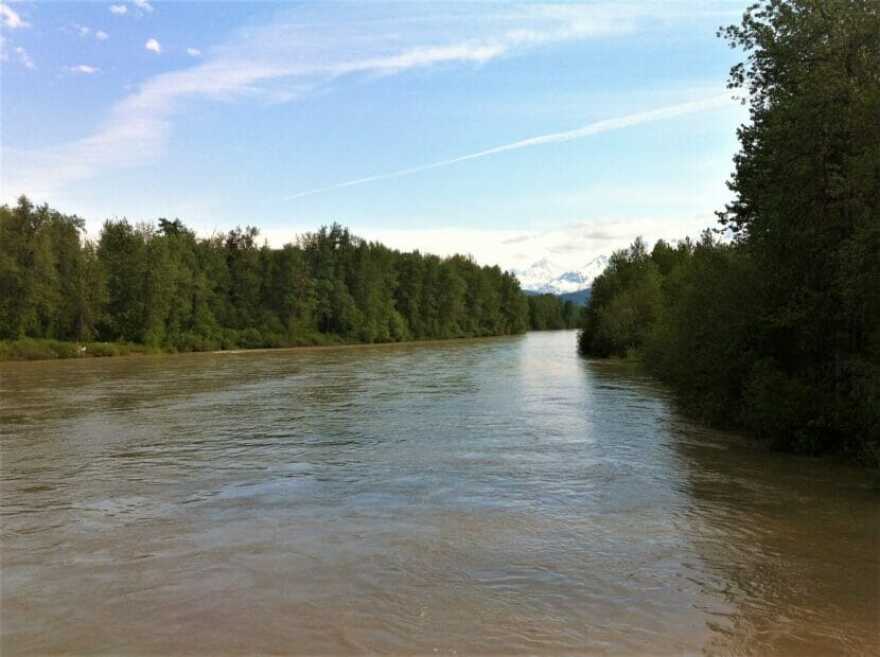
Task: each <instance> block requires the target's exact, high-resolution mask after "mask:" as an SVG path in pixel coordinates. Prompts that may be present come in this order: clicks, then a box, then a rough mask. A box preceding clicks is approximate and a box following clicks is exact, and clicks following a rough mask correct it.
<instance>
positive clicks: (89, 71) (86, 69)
mask: <svg viewBox="0 0 880 657" xmlns="http://www.w3.org/2000/svg"><path fill="white" fill-rule="evenodd" d="M67 70H68V71H70V72H71V73H79V74H82V75H94V74H95V73H97V72H98V70H99V69H97V68H96V67H94V66H89V65H88V64H78V65H76V66H68V67H67Z"/></svg>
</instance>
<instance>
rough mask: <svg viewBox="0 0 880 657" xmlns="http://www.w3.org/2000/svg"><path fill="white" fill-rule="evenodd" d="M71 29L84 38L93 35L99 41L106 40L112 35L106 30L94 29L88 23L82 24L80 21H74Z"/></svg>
mask: <svg viewBox="0 0 880 657" xmlns="http://www.w3.org/2000/svg"><path fill="white" fill-rule="evenodd" d="M70 31H72V32H74V33H75V34H78V35H79V36H81V37H82V38H84V39H85V38H87V37H91V36H93V37H94V38H95V39H96V40H98V41H106V40H107V39H109V38H110V35H109V34H107V33H106V32H104V30H94V31H93V30H92V28H90V27H89V26H88V25H80V24H79V23H74V24H73V25H71V27H70Z"/></svg>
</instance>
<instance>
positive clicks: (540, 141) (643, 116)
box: [284, 94, 731, 201]
mask: <svg viewBox="0 0 880 657" xmlns="http://www.w3.org/2000/svg"><path fill="white" fill-rule="evenodd" d="M730 104H731V101H730V96H729V95H728V94H723V95H719V96H711V97H709V98H704V99H702V100H697V101H692V102H688V103H680V104H678V105H670V106H668V107H661V108H659V109H654V110H649V111H647V112H636V113H635V114H627V115H626V116H620V117H617V118H613V119H605V120H603V121H596V122H595V123H591V124H589V125H586V126H583V127H581V128H577V129H575V130H566V131H564V132H552V133H549V134H546V135H540V136H538V137H530V138H528V139H521V140H519V141H515V142H512V143H510V144H503V145H501V146H495V147H493V148H487V149H485V150H481V151H477V152H475V153H469V154H467V155H461V156H459V157H453V158H450V159H446V160H439V161H437V162H431V163H429V164H422V165H419V166H415V167H409V168H407V169H398V170H397V171H391V172H389V173H382V174H378V175H372V176H365V177H363V178H355V179H354V180H346V181H344V182H340V183H335V184H333V185H328V186H326V187H319V188H317V189H310V190H306V191H303V192H298V193H296V194H292V195H290V196H287V197H285V199H284V200H287V201H290V200H293V199H297V198H302V197H303V196H311V195H312V194H321V193H323V192H329V191H333V190H336V189H343V188H345V187H354V186H355V185H364V184H366V183H371V182H378V181H380V180H391V179H393V178H402V177H404V176H411V175H413V174H416V173H421V172H423V171H429V170H431V169H438V168H440V167H447V166H450V165H452V164H458V163H460V162H467V161H468V160H476V159H479V158H483V157H489V156H490V155H498V154H500V153H506V152H508V151H515V150H519V149H521V148H530V147H532V146H543V145H546V144H558V143H561V142H566V141H574V140H575V139H584V138H586V137H591V136H593V135H598V134H602V133H604V132H610V131H612V130H620V129H622V128H629V127H632V126H636V125H641V124H643V123H651V122H654V121H663V120H666V119H672V118H675V117H679V116H683V115H686V114H693V113H695V112H706V111H710V110H716V109H721V108H724V107H729V106H730Z"/></svg>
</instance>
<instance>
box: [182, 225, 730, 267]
mask: <svg viewBox="0 0 880 657" xmlns="http://www.w3.org/2000/svg"><path fill="white" fill-rule="evenodd" d="M412 223H413V225H419V224H423V223H429V220H425V221H418V220H415V221H413V222H412ZM541 223H543V224H545V225H547V224H550V225H552V220H547V221H542V222H541ZM714 225H716V218H715V216H714V215H713V214H712V213H711V211H710V210H707V211H705V212H702V213H698V214H694V215H692V216H690V217H684V218H679V217H655V216H634V217H627V218H621V219H611V218H607V217H589V218H588V217H585V218H584V219H583V220H581V221H577V222H574V223H570V224H563V225H556V226H553V227H552V228H549V229H547V230H540V231H537V230H535V231H528V230H509V229H503V228H499V229H492V228H461V227H451V226H450V227H440V228H411V229H389V228H378V227H370V226H356V225H355V226H351V229H352V232H354V234H356V235H358V236H359V237H362V238H364V239H366V240H375V241H378V242H381V243H383V244H385V245H386V246H388V247H390V248H394V249H400V250H401V251H413V250H415V249H418V250H419V251H421V252H422V253H433V254H435V255H439V256H451V255H455V254H456V253H462V254H464V255H472V256H473V257H474V259H475V260H476V261H477V262H478V263H480V264H483V265H496V264H497V265H498V266H500V267H501V268H502V269H506V270H514V269H526V268H528V267H529V266H530V265H532V264H534V263H536V262H537V261H539V260H542V259H546V260H547V261H548V265H549V267H550V268H551V269H553V270H555V271H557V272H558V273H562V272H564V271H571V270H576V269H580V268H582V267H584V265H586V264H587V263H588V262H590V261H591V260H593V259H594V258H596V257H597V256H603V255H604V256H608V255H611V253H613V252H614V251H616V250H617V249H622V248H625V247H626V246H628V245H630V244H631V243H632V242H633V240H634V239H635V238H636V237H639V236H642V237H643V238H644V239H645V241H646V242H647V243H648V244H649V245H653V244H654V242H656V240H658V239H661V238H662V239H665V240H667V241H672V240H677V239H682V238H684V237H687V236H690V237H691V238H696V237H698V236H699V234H700V233H701V232H702V231H703V229H705V228H707V227H710V226H714ZM229 227H230V228H231V227H232V225H230V226H229ZM314 229H315V227H314V226H302V227H299V226H296V227H289V228H283V229H280V228H269V229H265V230H262V231H261V232H260V237H261V238H265V239H266V240H267V241H268V242H269V244H270V245H271V246H273V247H281V246H283V245H284V244H285V243H288V242H295V241H296V238H297V235H300V234H302V233H305V232H308V231H313V230H314ZM199 232H200V233H201V234H204V235H209V234H210V232H211V231H210V230H201V231H199Z"/></svg>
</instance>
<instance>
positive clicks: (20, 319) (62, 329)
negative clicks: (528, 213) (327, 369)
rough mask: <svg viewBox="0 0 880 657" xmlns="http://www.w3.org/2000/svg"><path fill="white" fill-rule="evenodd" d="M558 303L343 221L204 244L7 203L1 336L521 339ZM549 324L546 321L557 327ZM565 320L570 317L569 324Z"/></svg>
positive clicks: (169, 230) (191, 347)
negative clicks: (87, 226) (278, 240)
mask: <svg viewBox="0 0 880 657" xmlns="http://www.w3.org/2000/svg"><path fill="white" fill-rule="evenodd" d="M569 312H570V311H569V310H565V309H564V304H563V303H562V302H561V301H560V300H559V299H552V300H551V299H544V298H540V299H536V300H535V301H533V302H531V303H530V302H529V300H527V298H526V296H525V295H524V294H523V292H522V291H521V290H520V286H519V282H518V281H517V279H516V278H515V277H514V276H513V275H512V274H511V273H509V272H504V271H502V270H501V269H499V268H498V267H497V266H495V267H488V266H479V265H478V264H476V263H475V262H474V261H473V260H472V259H471V258H467V257H464V256H460V255H456V256H453V257H450V258H440V257H437V256H433V255H425V254H422V253H419V252H417V251H416V252H412V253H402V252H399V251H395V250H392V249H389V248H387V247H385V246H383V245H381V244H378V243H375V242H368V241H365V240H363V239H360V238H358V237H356V236H354V235H352V234H351V233H350V232H349V230H348V229H346V228H343V227H341V226H339V225H338V224H334V225H333V226H330V227H323V228H321V229H320V230H318V231H317V232H314V233H308V234H306V235H303V236H302V237H301V238H299V240H298V241H297V243H295V244H287V245H285V246H284V247H283V248H280V249H273V248H270V247H269V246H267V245H266V244H265V243H263V244H260V243H259V232H258V230H257V229H256V228H253V227H247V228H244V229H241V228H236V229H234V230H231V231H229V232H228V233H225V234H220V235H213V236H211V237H208V238H199V237H197V236H196V234H195V233H194V232H193V231H192V230H190V229H188V228H187V227H186V226H184V225H183V224H182V223H181V222H180V221H179V220H173V221H171V220H167V219H160V220H159V221H158V225H153V224H144V223H142V224H137V225H133V224H131V223H129V222H128V221H126V220H118V221H107V222H106V223H105V224H104V226H103V229H102V230H101V233H100V236H99V237H98V239H97V240H96V241H89V240H86V239H84V222H83V220H82V219H80V218H78V217H76V216H70V215H65V214H62V213H60V212H58V211H56V210H52V209H50V208H49V207H48V206H46V205H43V206H39V207H35V206H34V205H33V204H32V203H31V202H30V201H29V200H28V199H27V198H25V197H21V198H20V199H19V201H18V204H17V205H16V206H14V207H9V206H6V205H4V206H2V207H0V340H17V339H21V338H42V339H52V340H58V341H76V342H88V341H103V342H127V343H135V344H143V345H148V346H152V347H157V348H162V349H170V350H177V351H198V350H212V349H228V348H235V347H245V348H247V347H279V346H292V345H306V344H323V343H327V342H340V341H344V342H390V341H400V340H419V339H429V338H460V337H479V336H493V335H512V334H517V333H522V332H524V331H526V330H528V329H529V328H530V327H531V326H533V324H532V323H531V322H532V321H533V319H532V318H533V317H534V318H535V321H537V322H538V323H539V324H540V326H538V327H537V328H555V327H556V326H557V320H556V319H555V318H556V317H558V316H561V315H563V314H565V313H569ZM551 316H552V318H553V319H552V320H548V319H547V317H551ZM566 316H567V315H566Z"/></svg>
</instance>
